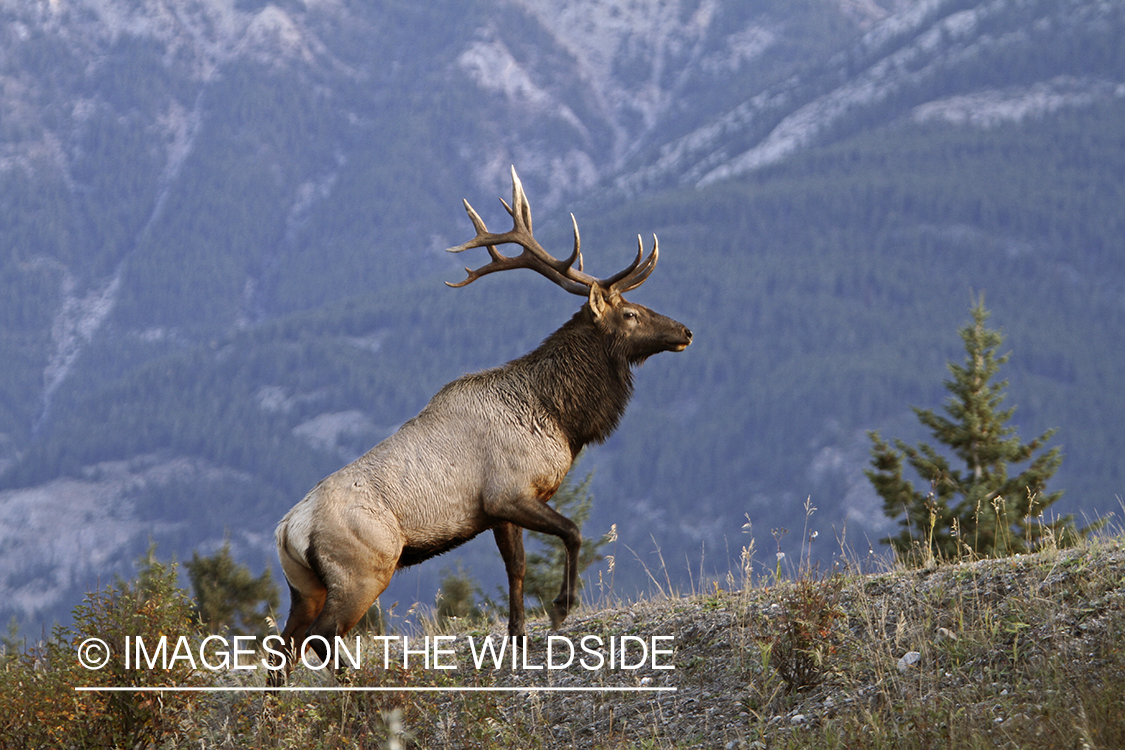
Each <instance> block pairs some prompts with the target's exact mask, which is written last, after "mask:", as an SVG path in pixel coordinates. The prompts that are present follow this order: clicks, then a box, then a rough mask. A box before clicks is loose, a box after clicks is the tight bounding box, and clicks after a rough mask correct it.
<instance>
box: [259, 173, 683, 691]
mask: <svg viewBox="0 0 1125 750" xmlns="http://www.w3.org/2000/svg"><path fill="white" fill-rule="evenodd" d="M501 202H502V203H504V207H505V208H506V209H507V211H508V213H509V214H510V215H511V217H512V220H513V228H512V230H511V231H509V232H505V233H503V234H493V233H491V232H489V231H488V229H487V228H486V227H485V224H484V222H483V221H482V220H481V218H480V216H479V215H478V214H477V212H476V211H475V210H473V207H472V206H470V205H469V203H468V201H465V210H466V211H467V212H468V214H469V219H470V220H471V221H472V223H473V227H474V228H475V229H476V237H474V238H473V239H471V240H469V241H468V242H466V243H465V244H463V245H458V246H457V247H453V248H450V252H455V253H459V252H462V251H465V250H468V249H470V248H479V247H483V248H487V250H488V254H489V256H490V257H491V261H490V262H488V263H487V264H486V265H484V266H482V267H480V268H478V269H476V270H471V269H468V268H466V269H465V270H466V271H467V272H468V278H466V279H465V280H464V281H461V282H460V283H457V284H449V282H446V283H447V284H449V286H452V287H462V286H465V285H466V284H469V283H471V282H473V281H476V280H477V279H479V278H480V277H481V276H484V275H486V274H489V273H493V272H495V271H506V270H508V269H513V268H529V269H531V270H533V271H536V272H537V273H540V274H542V275H543V276H546V277H547V278H548V279H550V280H551V281H553V282H554V283H556V284H558V285H559V286H561V287H562V288H563V289H565V290H566V291H568V292H571V293H573V294H577V295H581V296H582V297H585V298H586V302H585V304H583V305H582V308H581V309H580V310H579V311H578V312H577V313H575V315H574V316H573V317H572V318H571V319H570V320H569V321H567V322H566V323H565V324H564V325H563V326H562V327H561V328H559V329H558V330H557V331H555V332H554V333H552V334H551V335H550V336H548V337H547V339H546V340H544V341H543V343H542V344H540V345H539V347H538V348H537V349H535V350H534V351H532V352H531V353H529V354H526V355H524V356H523V357H520V358H519V359H516V360H513V361H511V362H509V363H508V364H506V365H504V366H502V367H498V368H495V369H491V370H485V371H483V372H478V373H474V374H469V375H466V376H464V377H462V378H459V379H457V380H454V381H453V382H452V383H449V384H448V385H446V386H445V387H444V388H442V389H441V390H440V391H438V393H437V395H436V396H434V397H433V399H431V401H430V402H429V404H427V405H426V407H425V408H424V409H423V410H422V411H421V413H419V414H418V416H416V417H414V418H413V419H411V420H409V421H408V422H406V423H405V424H403V425H402V427H401V428H400V429H399V430H398V432H396V433H395V434H393V435H391V436H390V437H388V438H387V439H386V440H384V441H383V442H381V443H379V444H378V445H376V446H375V447H374V448H372V449H371V450H370V451H368V452H367V454H365V455H364V456H362V457H360V458H358V459H356V460H355V461H354V462H353V463H351V464H348V465H347V466H345V467H344V468H342V469H340V470H339V471H337V472H336V473H334V474H332V475H330V476H328V477H327V478H325V479H324V480H322V481H321V482H320V483H319V484H317V485H316V487H314V488H313V489H312V491H310V492H309V493H308V494H307V495H306V496H305V497H304V499H302V500H301V501H300V502H299V503H297V504H296V505H295V506H294V507H293V508H292V509H291V510H290V511H289V512H288V513H287V514H286V515H285V517H284V518H283V519H282V520H281V522H280V523H279V524H278V527H277V534H276V537H277V552H278V556H279V557H280V559H281V567H282V570H283V571H284V572H285V577H286V579H287V580H288V583H289V590H290V595H291V599H292V601H291V605H290V611H289V619H288V622H286V624H285V629H284V631H283V632H282V639H283V641H284V643H285V644H286V645H285V649H286V652H287V653H286V655H287V656H288V658H287V659H286V660H285V664H284V669H278V670H277V671H275V672H273V673H272V674H271V684H275V685H276V684H280V683H281V682H282V681H284V680H285V679H286V677H287V675H288V671H289V670H290V669H291V668H292V664H293V661H294V659H293V657H294V655H295V654H301V653H304V650H305V648H306V646H308V647H311V648H312V649H313V650H314V651H316V652H317V655H318V656H319V657H320V658H321V659H325V658H327V657H328V656H329V655H330V654H329V653H328V652H327V650H326V648H325V645H324V644H325V643H334V636H337V635H344V634H345V633H347V632H348V631H349V630H350V629H351V628H352V627H353V626H354V625H355V624H356V622H358V621H359V619H360V618H361V617H362V616H363V614H364V613H365V612H366V611H367V609H368V608H369V607H370V606H371V604H372V603H373V602H374V601H375V599H376V598H378V596H379V595H380V594H381V593H382V592H383V590H384V589H385V588H386V587H387V584H388V583H389V582H390V580H391V575H392V574H393V573H394V572H395V570H397V569H398V568H403V567H406V566H408V565H414V564H415V563H419V562H422V561H423V560H426V559H428V558H430V557H433V556H435V555H439V554H441V553H443V552H446V551H448V550H450V549H453V548H454V547H456V546H458V545H459V544H462V543H464V542H466V541H468V540H469V539H472V538H473V537H475V536H476V535H477V534H480V533H481V532H482V531H486V530H489V529H491V530H492V533H493V534H494V536H495V538H496V546H497V547H499V549H500V556H501V557H502V558H503V560H504V566H505V568H506V570H507V575H508V600H509V614H508V633H509V635H512V636H523V635H524V634H525V620H524V605H523V578H524V571H525V561H524V548H523V530H524V529H530V530H532V531H538V532H540V533H544V534H552V535H554V536H557V537H559V539H561V540H562V541H563V544H564V545H565V547H566V575H565V576H564V579H563V585H562V590H561V591H560V592H559V595H558V598H556V599H555V600H554V601H553V602H552V607H551V609H550V613H549V614H550V618H551V624H552V627H555V628H557V627H558V626H559V625H560V624H561V623H562V621H563V619H564V618H565V617H566V616H567V613H568V612H569V611H570V608H571V607H572V606H574V604H575V603H576V601H577V579H578V553H579V547H580V546H581V544H582V535H581V534H580V532H579V529H578V526H577V525H576V524H575V523H574V522H573V521H571V520H570V519H568V518H566V517H565V516H563V515H561V514H560V513H558V512H556V511H555V510H554V509H553V508H551V507H550V506H549V505H548V504H547V501H548V500H550V499H551V496H552V495H553V494H554V493H555V490H557V489H558V487H559V484H560V483H561V482H562V480H563V477H564V476H565V475H566V473H567V471H568V470H569V469H570V467H571V464H572V463H573V462H574V459H575V457H576V456H577V455H578V452H579V451H581V450H582V448H583V446H585V445H586V444H587V443H591V442H594V443H597V442H601V441H604V440H605V439H606V438H607V437H609V435H610V434H611V433H612V432H613V430H614V429H615V428H616V427H617V424H618V422H619V421H620V419H621V416H622V414H623V413H624V411H625V406H626V404H627V403H628V401H629V398H630V396H631V395H632V392H633V376H632V367H633V366H634V365H637V364H639V363H641V362H643V361H644V360H646V359H647V358H648V357H650V356H652V355H653V354H656V353H658V352H664V351H675V352H679V351H683V350H684V349H685V348H686V347H687V346H688V344H690V343H691V338H692V335H691V331H690V330H688V329H687V327H686V326H684V325H683V324H682V323H677V322H676V321H674V320H671V319H670V318H666V317H664V316H663V315H659V314H657V313H655V312H653V311H652V310H649V309H648V308H647V307H643V306H641V305H637V304H633V303H631V302H627V301H625V299H624V297H622V296H621V295H622V294H623V293H624V292H628V291H630V290H632V289H636V288H637V287H638V286H640V285H641V284H642V283H644V281H645V279H647V278H648V276H649V274H651V273H652V270H653V269H654V268H655V267H656V261H657V258H658V257H659V247H658V243H657V241H656V238H655V237H654V238H653V246H652V252H651V253H649V254H648V256H647V257H646V256H645V254H644V245H643V243H641V242H640V238H638V246H639V247H638V250H637V257H636V259H635V260H634V261H633V262H632V263H631V264H630V265H629V266H628V267H627V268H625V269H624V270H622V271H619V272H618V273H616V274H614V275H612V276H610V277H609V278H606V279H598V278H594V277H593V276H590V275H588V274H586V273H584V272H583V271H582V265H583V263H582V252H581V249H580V244H581V243H580V240H579V235H578V224H577V222H576V221H575V220H574V216H573V214H572V215H571V221H572V223H573V224H574V250H573V252H572V253H571V254H570V256H569V257H568V258H566V259H565V260H559V259H557V258H554V257H552V256H551V255H550V254H548V253H547V251H546V250H544V249H543V247H542V246H540V245H539V243H538V242H537V241H536V240H535V238H534V237H533V236H532V230H531V208H530V206H529V205H528V201H527V196H526V195H525V194H524V190H523V186H522V185H521V184H520V181H519V177H517V176H516V172H515V169H514V168H513V170H512V205H511V206H509V205H508V204H507V203H506V202H504V201H503V199H501ZM506 243H513V244H516V245H520V246H522V247H523V252H522V253H520V254H519V255H516V256H507V255H503V254H501V253H500V252H498V251H497V250H496V246H497V245H502V244H506ZM576 264H577V267H576ZM310 636H322V637H323V639H324V640H322V639H320V638H314V639H312V640H311V641H308V642H306V639H307V638H309V637H310ZM279 666H280V665H279Z"/></svg>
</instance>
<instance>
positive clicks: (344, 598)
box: [306, 555, 398, 662]
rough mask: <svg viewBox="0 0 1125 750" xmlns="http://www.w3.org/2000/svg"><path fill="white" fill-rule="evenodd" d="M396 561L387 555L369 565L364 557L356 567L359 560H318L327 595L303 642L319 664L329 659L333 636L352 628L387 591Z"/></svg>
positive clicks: (333, 640)
mask: <svg viewBox="0 0 1125 750" xmlns="http://www.w3.org/2000/svg"><path fill="white" fill-rule="evenodd" d="M397 558H398V556H397V555H393V556H387V557H386V558H385V559H382V560H381V561H380V562H379V563H377V564H374V565H372V562H371V558H370V557H368V558H367V559H366V562H367V565H366V566H364V567H360V563H359V561H351V563H352V564H348V562H344V563H336V562H328V561H321V565H322V567H323V569H324V577H325V579H326V581H327V583H328V593H327V597H326V600H325V603H324V607H323V608H322V609H321V610H320V614H318V615H317V617H316V619H315V620H314V621H313V622H312V624H311V625H310V626H309V628H308V632H307V634H306V642H307V644H308V647H309V648H311V649H312V650H313V651H314V652H315V653H316V655H317V656H318V657H319V658H320V659H321V661H322V662H323V661H324V660H326V659H328V658H330V656H331V654H332V651H331V649H333V648H334V646H335V642H336V640H335V639H336V637H337V636H341V637H342V636H344V635H346V634H347V633H348V631H350V630H351V629H352V628H354V627H355V625H356V623H357V622H359V621H360V619H362V618H363V616H364V615H365V614H367V610H368V609H370V608H371V605H372V604H373V603H374V602H375V600H376V599H378V598H379V595H380V594H382V593H383V591H384V590H385V589H386V588H387V584H389V583H390V582H391V575H392V574H393V573H394V571H395V562H396V561H397ZM312 636H320V637H319V638H313V637H312Z"/></svg>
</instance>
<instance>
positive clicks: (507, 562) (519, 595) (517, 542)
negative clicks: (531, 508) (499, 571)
mask: <svg viewBox="0 0 1125 750" xmlns="http://www.w3.org/2000/svg"><path fill="white" fill-rule="evenodd" d="M492 534H493V536H495V537H496V546H497V547H498V548H499V549H500V557H502V558H503V559H504V569H505V570H506V571H507V573H508V635H510V636H513V637H514V636H521V637H523V636H525V635H526V632H525V627H524V626H525V619H524V611H523V577H524V574H525V573H526V572H527V561H526V559H525V557H524V552H523V529H521V528H520V527H519V526H516V525H515V524H514V523H510V522H508V521H505V522H503V523H501V524H500V525H499V526H497V527H496V528H494V529H493V530H492Z"/></svg>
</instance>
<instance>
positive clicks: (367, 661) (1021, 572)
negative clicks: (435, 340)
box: [0, 537, 1125, 750]
mask: <svg viewBox="0 0 1125 750" xmlns="http://www.w3.org/2000/svg"><path fill="white" fill-rule="evenodd" d="M764 557H767V558H772V555H765V556H764ZM743 559H744V561H745V565H744V567H743V569H742V571H739V572H733V573H732V574H730V575H728V577H727V579H726V580H725V581H721V582H714V583H710V584H707V585H706V586H701V587H700V588H701V590H698V591H693V592H679V591H675V590H671V589H667V588H663V587H661V586H660V585H659V584H654V588H653V590H652V592H651V593H650V594H649V595H648V596H646V597H644V598H642V599H641V600H640V601H636V602H633V603H625V602H623V601H621V600H620V599H618V598H617V597H616V595H615V593H614V591H613V588H612V585H611V584H609V583H608V582H609V577H608V576H607V577H606V578H605V579H603V583H606V584H607V585H606V586H603V588H602V589H601V590H600V591H598V592H597V593H594V594H593V595H592V597H591V601H590V603H589V604H587V605H586V606H585V607H584V608H582V609H581V610H579V611H578V612H577V613H575V614H574V615H573V616H572V617H571V618H570V619H569V620H568V621H567V622H566V623H565V624H564V627H563V628H562V629H561V630H559V631H558V632H557V633H550V632H549V631H547V629H546V627H545V622H544V621H543V620H536V621H533V623H532V624H531V625H530V632H531V646H530V649H529V651H528V653H527V655H525V656H524V657H523V658H521V659H520V660H517V662H516V666H515V667H512V666H511V663H510V662H509V661H504V662H502V664H503V666H502V667H500V668H494V667H495V665H494V662H493V660H492V659H491V658H486V659H485V660H484V662H483V664H482V666H480V667H479V668H478V666H477V664H476V662H475V659H476V657H475V656H474V655H473V651H472V649H473V646H472V645H470V643H469V641H470V639H473V641H472V643H473V644H479V643H481V642H482V641H483V639H484V638H486V637H488V636H491V637H492V638H494V639H499V638H501V637H502V636H503V633H504V632H505V629H504V624H503V622H501V621H498V620H491V621H488V622H462V621H446V622H445V623H443V624H441V625H436V624H434V623H433V622H430V623H429V624H428V625H427V626H426V627H425V629H424V630H423V631H422V632H418V631H409V632H405V631H403V632H398V633H396V632H395V631H393V630H392V631H390V632H391V633H392V635H393V636H394V637H393V638H392V639H391V640H390V641H387V643H389V644H391V645H390V646H388V647H387V649H386V650H384V648H383V646H382V645H381V644H382V643H383V642H381V641H371V640H370V639H369V635H370V634H368V635H366V636H363V638H362V639H361V641H363V642H365V643H366V645H362V644H361V645H360V646H358V647H356V648H355V649H353V654H354V653H359V654H360V657H359V658H360V662H361V666H360V667H359V668H351V669H349V670H347V671H345V672H344V673H342V674H341V675H339V676H336V675H333V674H332V673H330V672H325V673H322V672H314V671H312V670H310V669H307V668H302V669H300V670H299V671H298V672H297V673H296V674H295V675H294V680H293V683H292V685H293V686H294V687H296V688H300V690H298V691H295V692H285V693H280V694H263V693H262V692H251V691H247V690H241V688H247V687H249V688H253V687H255V686H258V687H260V686H261V685H262V682H263V676H262V673H261V671H260V670H259V671H257V672H247V671H243V672H230V671H226V670H220V671H210V672H209V671H208V670H202V671H199V670H195V671H193V670H191V669H188V668H187V665H186V661H184V662H181V663H179V664H178V665H177V666H176V667H175V669H173V670H172V671H166V670H160V669H157V670H150V669H148V668H146V667H142V668H141V669H136V668H135V667H134V668H133V669H131V670H130V669H124V670H122V668H121V667H122V664H121V663H120V662H121V658H122V652H121V651H120V647H121V644H120V642H119V639H120V638H121V637H122V636H123V635H130V636H132V637H133V638H134V639H135V638H136V637H138V636H140V637H142V638H148V639H150V641H151V642H155V638H156V636H157V634H158V633H159V634H171V638H173V639H175V638H177V637H179V636H184V637H185V638H186V639H187V641H186V642H188V643H190V644H191V648H195V647H196V646H197V645H198V644H199V643H200V642H201V641H202V638H203V634H202V633H200V632H199V631H198V630H197V629H196V626H194V625H192V622H191V617H190V615H189V614H188V611H187V610H186V609H184V606H185V603H184V602H183V601H182V600H180V599H178V598H177V595H174V594H168V593H167V592H166V591H165V593H164V594H162V595H161V596H162V597H163V598H156V599H151V598H150V599H149V600H147V601H148V602H149V604H148V605H141V606H137V605H136V604H135V603H134V600H133V599H132V598H131V597H130V596H124V597H118V598H114V597H110V596H108V592H105V593H99V594H96V595H93V596H91V597H90V599H89V600H88V601H87V603H86V604H85V605H84V607H83V609H82V610H80V611H77V612H76V614H77V617H76V621H77V623H78V625H77V626H76V629H75V630H73V631H69V632H63V633H60V634H59V638H60V640H58V641H56V643H55V645H53V646H51V647H49V648H47V649H45V650H39V651H36V652H29V653H27V654H26V655H17V656H11V655H9V656H8V657H6V660H5V662H4V665H3V668H2V669H0V697H2V698H3V702H4V705H5V712H4V716H3V718H0V736H3V737H4V738H5V739H6V741H7V742H10V743H14V744H13V745H12V746H13V747H15V746H36V745H54V746H57V745H67V746H88V745H89V746H95V745H99V746H106V744H107V743H108V742H116V743H119V744H121V745H123V746H131V745H134V744H137V743H142V742H145V743H151V744H152V745H154V746H157V747H188V746H192V747H196V746H199V745H200V744H203V745H206V746H208V747H212V746H213V747H220V748H225V747H247V746H253V747H263V748H272V747H279V748H280V747H293V746H301V747H316V748H320V747H324V748H328V747H360V748H412V747H427V748H438V747H442V748H444V747H449V748H476V747H480V748H485V747H487V748H508V747H512V748H516V747H518V748H527V747H535V748H555V747H558V748H562V747H578V748H606V749H608V748H640V747H644V748H684V749H686V748H716V747H731V748H760V747H771V748H777V747H781V748H799V747H823V748H848V747H856V746H861V745H862V746H864V747H872V748H891V747H894V748H928V747H934V746H941V747H948V748H977V747H1019V748H1024V749H1027V748H1044V749H1046V748H1051V749H1052V750H1053V749H1055V748H1059V747H1090V748H1111V747H1120V746H1121V744H1122V743H1123V742H1125V718H1123V717H1125V702H1123V695H1122V692H1121V689H1120V679H1119V678H1120V674H1121V672H1122V670H1123V669H1125V661H1123V656H1122V654H1123V652H1122V650H1121V648H1120V643H1121V639H1122V638H1123V637H1125V597H1123V596H1122V582H1123V581H1125V541H1123V540H1122V538H1121V537H1107V538H1103V539H1099V540H1096V541H1091V542H1086V543H1084V544H1083V545H1082V546H1080V547H1079V548H1076V549H1071V550H1058V549H1049V550H1045V551H1043V552H1041V553H1039V554H1036V555H1028V556H1023V557H1017V558H1010V559H1000V560H978V561H968V560H966V561H959V562H954V563H944V564H941V565H938V566H936V567H931V568H928V569H923V570H904V569H901V568H893V567H892V568H890V569H885V570H881V571H877V572H871V573H866V574H864V573H861V572H859V571H860V569H862V568H864V567H870V566H872V565H873V564H874V565H875V566H876V567H879V564H878V562H877V561H875V560H872V559H867V560H862V559H860V560H853V563H852V564H851V565H849V566H846V567H844V568H843V569H841V570H839V571H837V572H834V573H833V574H832V575H831V576H826V577H821V576H818V575H815V574H811V573H809V572H808V571H807V570H806V571H805V573H804V574H803V575H801V576H799V577H797V578H795V579H788V578H778V577H776V576H775V575H774V572H773V571H772V570H771V567H772V560H765V561H762V560H759V559H755V553H754V551H753V545H752V544H751V545H750V547H749V549H747V550H745V551H744V554H743ZM652 572H653V574H654V582H655V581H656V580H659V578H660V577H661V576H662V575H663V571H661V570H659V569H656V570H654V571H652ZM163 575H164V574H163V573H160V574H159V575H158V576H157V578H158V579H161V580H166V579H164V578H161V576H163ZM150 581H151V579H150ZM149 590H150V591H152V590H154V589H153V587H152V586H151V585H150V587H149ZM156 590H160V588H159V586H157V587H156ZM137 601H140V600H137ZM156 602H159V603H160V604H159V606H155V603H156ZM175 613H180V614H179V615H175ZM175 616H178V617H179V618H181V619H179V620H178V621H177V620H175V619H174V617H175ZM170 618H171V619H170ZM404 632H405V634H406V635H408V637H410V638H411V640H410V641H409V647H410V648H411V649H413V650H414V651H413V655H412V656H404V654H403V651H402V646H403V641H402V640H401V637H400V636H401V635H402V634H404ZM549 635H553V636H556V639H555V640H554V641H551V642H550V643H551V646H550V648H551V653H550V654H549V653H548V651H547V649H548V636H549ZM88 636H100V637H102V638H105V639H108V642H109V643H110V644H111V648H112V649H113V651H114V655H115V656H114V658H113V659H111V664H110V665H108V666H107V667H106V668H105V669H103V670H96V671H89V670H86V669H83V668H82V667H80V666H78V664H77V655H76V653H75V651H74V648H75V647H76V646H77V645H78V644H79V643H80V642H82V641H83V640H84V639H85V638H86V637H88ZM425 636H431V637H432V636H442V637H443V638H444V639H445V640H443V641H440V642H435V643H439V644H440V646H441V648H442V649H443V653H442V654H440V655H437V654H435V653H434V652H432V651H431V653H430V654H429V655H426V656H422V655H421V654H422V646H421V645H420V644H424V643H426V642H425V641H423V640H422V639H423V638H424V637H425ZM584 638H587V639H593V638H597V639H600V641H595V640H587V641H585V642H584V641H583V639H584ZM611 638H612V639H614V641H613V643H616V644H620V643H621V642H622V640H621V639H623V638H624V639H625V641H624V642H626V643H627V644H628V647H627V649H626V651H625V654H626V656H625V662H624V664H625V665H627V667H628V668H621V664H622V662H620V661H618V662H615V664H614V666H613V667H611V666H610V664H609V660H608V651H607V648H606V645H607V644H609V643H611V641H610V639H611ZM349 642H350V641H349ZM565 643H570V644H575V648H576V651H577V655H578V656H579V657H581V658H585V659H587V661H586V663H585V664H584V665H583V663H582V662H580V661H574V662H569V661H568V658H567V657H568V653H567V651H566V647H565V646H564V644H565ZM583 643H585V644H586V645H587V646H589V650H580V649H581V644H583ZM372 644H374V647H372ZM640 644H648V645H646V646H644V648H646V649H653V650H655V651H657V652H658V653H655V654H654V653H651V652H650V651H647V650H646V651H644V654H643V655H642V651H641V648H642V646H641V645H640ZM599 645H600V647H601V648H600V650H599V648H598V646H599ZM629 649H632V650H631V651H630V650H629ZM169 652H170V650H169ZM185 653H186V651H185ZM480 653H483V651H481V652H480ZM619 657H620V651H617V652H615V658H619ZM207 658H209V659H211V660H212V661H213V662H217V661H218V659H219V656H218V655H216V654H215V653H214V652H211V653H210V654H209V656H208V657H207ZM242 658H243V660H244V661H243V662H242V663H245V664H256V663H257V658H258V657H257V656H256V655H254V654H253V652H249V653H248V655H246V656H244V657H242ZM431 658H432V659H435V660H436V661H429V659H431ZM384 659H385V660H386V661H387V664H388V665H389V667H388V668H384V665H383V662H384ZM598 659H601V661H598ZM642 662H643V664H642ZM439 663H440V664H441V665H442V667H443V668H442V669H438V668H437V665H438V664H439ZM544 665H546V666H554V667H559V668H557V669H534V667H535V666H544ZM76 685H81V686H99V685H100V686H123V685H135V686H154V685H164V686H169V685H175V686H185V685H191V686H195V687H215V686H221V687H224V688H228V689H229V690H230V691H229V692H203V693H183V692H179V693H175V692H173V693H162V694H159V697H160V700H159V701H155V700H152V697H153V696H154V695H155V694H154V693H143V692H142V693H89V692H71V691H72V689H73V687H74V686H76ZM341 687H342V688H346V689H349V690H352V692H333V690H334V689H336V688H341ZM367 687H375V688H379V689H380V690H381V692H364V691H362V688H367ZM537 687H540V688H542V687H550V688H556V689H558V688H562V689H564V690H561V691H557V692H549V691H537V690H535V688H537ZM427 688H439V689H440V690H441V691H440V692H427V691H426V689H427ZM461 688H473V689H475V691H474V692H469V691H465V690H461ZM492 688H507V689H509V691H507V692H503V691H490V689H492ZM635 689H640V690H635ZM61 696H65V699H63V700H59V698H60V697H61ZM48 698H51V699H48Z"/></svg>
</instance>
